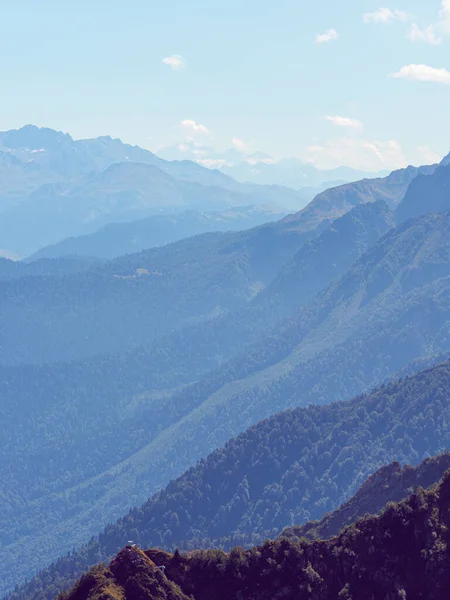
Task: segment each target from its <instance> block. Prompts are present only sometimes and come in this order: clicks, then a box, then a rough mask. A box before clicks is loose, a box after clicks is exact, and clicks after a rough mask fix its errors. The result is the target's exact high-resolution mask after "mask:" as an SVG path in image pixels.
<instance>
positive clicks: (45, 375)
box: [0, 213, 450, 576]
mask: <svg viewBox="0 0 450 600" xmlns="http://www.w3.org/2000/svg"><path fill="white" fill-rule="evenodd" d="M449 222H450V215H449V214H446V213H445V214H434V215H426V216H425V217H422V218H421V219H419V220H417V221H412V222H408V223H406V224H404V225H402V226H401V227H400V228H398V229H395V230H392V231H390V232H388V233H387V234H386V235H385V236H384V237H383V238H382V239H381V240H380V241H379V242H378V243H376V244H375V245H374V246H372V247H371V248H369V250H368V251H367V252H366V253H365V254H364V255H363V256H362V257H361V258H360V259H359V261H357V262H356V263H355V265H353V266H352V267H351V268H350V269H349V270H348V271H347V273H346V274H345V275H344V276H343V277H341V278H340V279H338V280H337V281H336V282H334V283H332V284H331V285H330V286H329V287H328V288H327V289H326V290H325V291H324V292H321V293H320V294H319V296H318V297H317V298H316V299H315V300H314V301H313V303H311V304H309V305H307V306H305V308H303V309H302V310H301V311H300V313H298V314H297V315H295V316H294V317H291V318H290V319H289V320H288V321H287V322H286V323H284V324H281V325H280V326H278V327H275V329H274V330H273V332H272V333H271V334H270V335H268V336H266V337H265V338H263V339H261V341H260V342H257V343H255V344H254V345H253V346H252V347H250V348H248V349H247V350H246V351H245V352H244V353H243V355H242V356H238V357H237V358H235V359H231V360H230V361H229V362H226V363H224V364H223V365H222V366H219V367H218V368H217V369H214V370H213V371H211V373H210V374H207V375H205V374H204V371H202V369H204V368H205V364H206V366H207V367H208V366H209V367H211V368H213V367H214V366H215V364H216V365H217V362H218V360H219V358H220V352H221V348H223V347H224V346H226V342H227V339H230V338H231V339H233V338H232V335H233V327H232V326H231V327H230V329H226V330H223V332H222V333H221V334H220V335H218V336H217V337H215V333H216V330H215V328H214V327H212V328H211V329H210V330H208V329H207V330H205V331H210V338H209V341H210V344H209V345H204V344H203V343H202V344H197V345H196V344H195V339H196V338H195V333H196V332H197V331H198V328H193V329H192V330H191V329H190V330H189V332H187V331H186V330H182V331H181V332H180V333H179V335H178V334H177V335H175V336H174V337H172V336H168V338H167V339H165V340H159V341H158V342H157V343H155V346H154V347H153V348H151V347H150V348H147V349H144V350H142V351H139V352H132V353H131V354H129V355H126V356H124V357H121V358H115V359H114V358H113V359H97V360H93V361H89V362H86V363H74V364H69V365H54V366H45V367H24V368H18V369H4V370H3V371H2V377H1V383H0V386H1V397H2V400H3V404H2V411H3V414H4V417H3V424H4V429H5V434H4V435H5V438H4V439H5V441H6V442H7V444H6V445H5V447H4V450H3V455H2V464H4V465H11V464H14V465H17V469H14V470H13V471H11V469H10V468H8V469H7V468H6V467H5V468H4V472H3V473H2V480H3V481H4V484H5V488H4V489H5V492H4V495H5V498H6V505H7V506H8V512H7V511H5V513H4V514H5V517H4V519H3V521H2V522H1V523H0V525H1V527H2V537H3V538H4V540H5V541H4V550H3V551H2V553H1V557H2V561H3V563H2V564H3V565H4V566H5V570H7V569H8V576H9V573H10V572H11V571H10V569H9V567H8V565H9V564H13V561H14V560H15V558H16V559H17V560H18V557H19V556H24V553H27V552H28V550H27V549H28V548H31V547H33V549H34V552H33V557H30V560H26V561H24V562H23V563H22V564H23V566H24V572H23V575H26V574H27V573H29V572H31V571H32V570H35V569H38V568H39V567H40V566H43V564H45V562H48V560H49V559H52V558H54V557H56V556H58V555H59V554H61V549H62V548H64V551H65V550H66V549H69V548H71V547H72V546H73V545H77V544H79V543H81V542H82V541H83V540H85V539H86V538H87V537H88V536H89V535H90V534H92V533H94V532H95V531H96V529H98V527H99V523H101V522H103V523H104V522H105V521H102V519H109V520H112V519H114V518H117V517H118V516H119V515H120V514H121V513H123V512H124V511H125V510H126V508H127V507H128V506H129V505H130V504H131V505H133V504H135V505H136V504H139V503H140V502H142V501H143V500H144V498H145V497H146V496H148V495H150V494H151V493H153V492H154V491H156V490H157V489H160V488H161V486H163V485H165V484H166V483H167V482H168V481H169V479H170V478H173V477H175V476H177V475H179V474H180V473H182V472H183V471H184V470H185V469H186V468H188V467H189V466H190V465H192V464H195V462H196V461H197V460H199V459H200V458H201V457H202V456H206V455H207V454H208V453H209V452H211V450H213V449H214V448H216V447H218V446H220V445H222V444H224V443H225V442H226V441H227V440H228V439H229V438H230V437H231V436H233V435H236V434H238V433H240V432H241V431H243V430H244V429H245V428H246V427H248V426H250V425H251V424H252V423H255V422H257V421H258V420H260V419H261V418H265V417H267V416H269V415H271V414H273V413H274V412H276V411H280V410H284V409H286V408H289V407H292V406H304V405H307V404H309V403H311V402H312V403H321V402H329V401H333V400H342V399H345V398H348V397H351V396H352V395H354V394H357V393H360V392H361V391H363V390H364V389H367V388H368V387H370V386H373V385H376V384H377V383H378V382H381V381H383V380H384V379H385V378H386V377H388V376H390V375H392V374H393V373H394V372H395V371H397V370H399V369H403V368H405V367H408V366H409V365H410V364H415V362H416V361H417V360H425V361H427V360H432V358H433V355H434V354H442V353H445V352H448V351H449V341H448V335H447V333H446V332H447V322H448V319H449V316H448V311H449V303H448V301H447V300H446V294H447V286H448V269H449V268H450V267H449V264H450V260H449V256H448V253H449V251H450V249H449V244H450V242H449V236H448V235H447V232H448V227H449ZM357 230H358V231H359V229H357ZM246 235H247V234H246ZM269 314H270V313H269V312H266V313H262V315H263V317H264V318H263V317H262V318H261V322H262V323H263V324H266V325H267V322H268V319H267V318H266V317H267V315H269ZM264 315H265V316H264ZM233 323H234V321H231V324H232V325H233ZM239 323H242V321H239ZM203 332H204V330H203V329H202V328H200V333H201V335H203ZM236 332H239V335H237V334H236V333H235V334H234V339H235V340H238V339H239V337H240V336H242V337H244V338H245V336H246V335H247V334H245V335H244V333H245V328H241V327H239V328H238V329H236ZM242 332H244V333H242ZM227 336H228V338H227ZM197 339H202V338H201V337H200V338H197ZM224 340H225V342H224ZM174 342H176V343H174ZM236 345H237V347H238V348H239V347H241V346H240V345H239V341H236ZM211 349H213V351H212V350H211ZM204 352H205V353H206V352H207V353H208V354H209V356H208V358H207V361H206V363H205V356H207V354H204ZM188 357H189V358H188ZM192 373H197V374H198V375H199V376H203V378H202V379H201V381H199V382H198V383H193V384H192V385H190V386H188V387H186V388H184V389H175V390H174V389H173V388H176V387H179V386H181V385H186V384H187V383H189V381H192V380H190V379H189V378H190V377H192ZM93 399H95V402H93ZM24 414H25V415H26V417H25V418H24ZM80 416H82V418H80ZM38 417H39V418H38ZM19 424H20V427H19ZM118 440H120V443H118ZM391 458H396V457H395V456H392V457H388V460H387V461H383V462H388V461H389V460H390V459H391ZM406 460H410V457H409V456H407V457H406ZM42 523H45V524H46V525H45V526H43V525H42ZM25 535H28V536H29V537H28V538H26V537H25ZM31 542H32V543H31ZM38 549H41V550H40V551H39V550H38ZM3 557H4V558H3ZM25 569H28V570H27V571H25ZM14 575H15V576H18V575H19V573H18V572H17V571H15V572H14Z"/></svg>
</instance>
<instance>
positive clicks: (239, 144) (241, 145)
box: [232, 137, 247, 150]
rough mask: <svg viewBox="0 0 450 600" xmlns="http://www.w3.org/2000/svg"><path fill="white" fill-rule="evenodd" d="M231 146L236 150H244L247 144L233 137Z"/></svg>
mask: <svg viewBox="0 0 450 600" xmlns="http://www.w3.org/2000/svg"><path fill="white" fill-rule="evenodd" d="M232 144H233V146H234V147H235V148H237V149H238V150H244V149H245V148H246V147H247V144H246V143H245V142H244V140H241V139H240V138H237V137H234V138H233V139H232Z"/></svg>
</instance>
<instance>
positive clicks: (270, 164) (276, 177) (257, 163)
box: [157, 141, 389, 189]
mask: <svg viewBox="0 0 450 600" xmlns="http://www.w3.org/2000/svg"><path fill="white" fill-rule="evenodd" d="M157 154H158V156H160V157H161V158H164V159H166V160H186V159H187V160H192V161H197V162H198V163H199V164H204V165H209V166H214V167H215V168H217V169H218V170H220V171H222V172H223V173H226V174H227V175H230V176H231V177H233V179H236V180H237V181H242V182H250V183H258V184H261V185H283V186H287V187H291V188H294V189H301V188H308V187H314V188H316V187H318V186H323V185H325V186H326V187H332V186H334V185H339V184H342V183H347V182H352V181H357V180H358V179H364V178H367V177H371V178H373V177H384V176H386V175H388V173H389V172H388V171H383V172H380V173H374V172H370V171H361V170H358V169H352V168H351V167H345V166H342V167H338V168H336V169H329V170H320V169H317V168H316V167H314V165H313V164H311V163H305V162H302V161H301V160H299V159H297V158H283V159H281V160H275V159H273V158H272V157H271V156H269V155H268V154H265V153H263V152H252V153H248V152H247V151H245V150H240V149H238V148H232V149H230V150H226V151H225V152H217V151H216V150H214V148H210V147H208V146H205V145H198V144H196V143H195V142H189V141H188V142H183V143H182V144H179V145H178V146H173V147H168V148H163V149H161V150H159V151H158V152H157Z"/></svg>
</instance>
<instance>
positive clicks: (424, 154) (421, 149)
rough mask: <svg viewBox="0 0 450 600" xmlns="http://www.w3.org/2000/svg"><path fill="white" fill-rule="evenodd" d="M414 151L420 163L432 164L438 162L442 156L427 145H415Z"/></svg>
mask: <svg viewBox="0 0 450 600" xmlns="http://www.w3.org/2000/svg"><path fill="white" fill-rule="evenodd" d="M416 151H417V154H418V158H419V162H420V163H426V164H430V165H434V164H435V163H438V162H440V160H441V158H442V157H441V156H439V154H437V153H436V152H434V151H433V150H432V149H431V148H429V147H428V146H417V147H416Z"/></svg>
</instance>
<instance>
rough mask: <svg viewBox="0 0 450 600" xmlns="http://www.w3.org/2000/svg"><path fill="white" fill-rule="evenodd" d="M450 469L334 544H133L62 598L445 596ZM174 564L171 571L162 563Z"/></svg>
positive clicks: (449, 576) (434, 599) (376, 599)
mask: <svg viewBox="0 0 450 600" xmlns="http://www.w3.org/2000/svg"><path fill="white" fill-rule="evenodd" d="M449 501H450V472H447V473H446V474H445V476H444V478H443V480H442V482H440V483H439V484H436V485H434V486H432V487H431V488H430V489H428V490H424V489H423V488H419V489H418V490H417V491H415V492H414V493H413V494H412V495H411V496H410V497H409V498H408V499H407V500H404V501H402V502H400V503H393V502H391V503H389V504H388V505H387V506H386V508H385V509H384V510H383V511H382V513H381V514H380V515H379V516H367V517H365V518H363V519H360V520H359V521H358V522H357V523H356V524H354V525H352V526H350V527H348V528H346V529H345V530H344V531H343V532H342V533H340V534H339V535H338V536H337V537H334V538H332V539H330V540H328V541H307V540H306V539H302V540H299V541H297V542H293V541H290V540H287V539H286V538H283V539H280V540H277V541H274V542H271V541H267V542H265V543H264V544H263V545H262V546H256V547H253V548H251V549H249V550H246V551H245V550H243V549H242V548H239V547H235V548H234V549H232V550H231V552H230V553H229V554H227V553H225V552H223V551H221V550H205V551H203V552H202V551H195V552H192V553H189V554H180V553H179V552H178V551H177V552H175V554H166V553H162V552H158V551H155V550H149V551H142V550H139V549H137V548H132V547H127V548H125V549H123V550H122V551H121V552H120V553H119V554H118V555H117V556H116V557H115V558H114V560H113V561H112V562H111V564H110V565H109V567H101V566H100V567H97V568H95V569H93V570H92V571H90V572H89V573H88V574H87V575H85V576H83V577H82V578H81V580H80V581H79V582H78V583H77V585H75V587H74V588H73V590H72V591H71V593H70V594H69V595H68V596H67V595H65V594H64V595H62V596H60V600H66V599H67V598H68V599H69V600H97V599H99V598H104V597H105V595H106V597H108V598H111V599H113V600H119V599H122V598H123V599H125V600H131V599H133V600H144V599H147V598H154V599H155V600H158V599H163V598H164V599H166V598H168V599H171V600H185V599H187V598H194V599H195V600H209V599H210V598H216V599H217V600H233V599H236V600H237V599H239V598H246V599H248V600H271V599H273V598H284V599H286V600H294V599H299V600H303V599H305V600H307V599H310V600H335V599H346V600H350V599H355V600H356V599H359V598H370V599H371V600H386V599H388V598H409V599H413V600H416V599H417V600H418V599H423V598H427V599H428V600H444V599H446V598H447V597H448V588H449V585H450V567H449V550H448V548H449V542H450V537H449V536H450V534H449V526H450V518H449V510H448V506H449ZM159 565H163V566H164V567H165V574H162V573H161V571H160V570H159V569H158V568H156V567H157V566H159Z"/></svg>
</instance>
